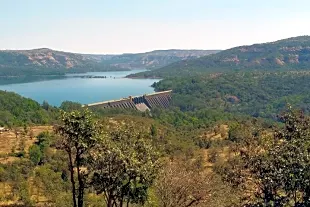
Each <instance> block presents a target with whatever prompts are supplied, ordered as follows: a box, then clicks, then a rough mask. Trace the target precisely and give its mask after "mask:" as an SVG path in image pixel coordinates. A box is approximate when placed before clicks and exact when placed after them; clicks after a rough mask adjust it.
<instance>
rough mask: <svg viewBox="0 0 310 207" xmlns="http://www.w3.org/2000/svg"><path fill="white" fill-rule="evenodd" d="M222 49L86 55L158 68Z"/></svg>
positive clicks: (116, 63)
mask: <svg viewBox="0 0 310 207" xmlns="http://www.w3.org/2000/svg"><path fill="white" fill-rule="evenodd" d="M219 51H220V50H154V51H151V52H146V53H136V54H134V53H128V54H122V55H84V56H85V57H87V58H90V59H94V60H97V61H99V62H100V61H101V62H105V63H108V64H109V65H111V66H115V67H119V68H125V69H141V68H146V69H157V68H160V67H164V66H166V65H169V64H171V63H174V62H178V61H181V60H190V59H195V58H199V57H203V56H207V55H210V54H215V53H217V52H219Z"/></svg>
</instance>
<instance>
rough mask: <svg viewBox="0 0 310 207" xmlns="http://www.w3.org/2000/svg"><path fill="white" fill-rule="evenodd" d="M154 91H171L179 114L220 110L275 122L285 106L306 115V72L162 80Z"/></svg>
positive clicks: (309, 103)
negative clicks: (294, 108)
mask: <svg viewBox="0 0 310 207" xmlns="http://www.w3.org/2000/svg"><path fill="white" fill-rule="evenodd" d="M154 87H155V88H156V90H158V91H161V90H168V89H172V90H173V93H174V104H175V106H178V107H180V109H181V110H183V111H196V110H201V109H215V110H223V111H225V112H229V113H233V114H238V113H239V114H240V113H241V114H246V115H250V116H253V117H264V118H272V119H276V116H277V115H278V114H279V113H280V112H281V111H283V110H284V109H285V108H286V107H287V104H291V105H293V106H295V107H297V108H300V109H302V110H303V111H304V112H306V113H309V112H310V95H309V88H310V72H309V71H301V72H296V71H290V72H252V73H251V72H236V73H223V74H216V75H214V74H213V75H209V74H205V75H200V76H193V77H175V78H166V79H164V80H162V81H160V82H158V83H155V84H154Z"/></svg>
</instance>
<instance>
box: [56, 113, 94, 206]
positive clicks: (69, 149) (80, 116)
mask: <svg viewBox="0 0 310 207" xmlns="http://www.w3.org/2000/svg"><path fill="white" fill-rule="evenodd" d="M98 127H99V126H98V125H97V124H96V123H95V122H94V120H93V117H92V114H91V113H90V112H89V111H88V110H82V111H72V112H70V113H67V112H63V113H62V124H61V125H59V126H57V127H56V133H57V134H59V135H60V136H61V140H60V142H61V143H60V145H61V148H62V149H63V150H64V151H66V153H67V155H68V161H69V171H70V180H71V184H72V202H73V206H74V207H76V206H78V207H82V206H83V203H84V191H85V188H86V178H87V174H86V173H85V172H84V171H83V170H82V169H81V168H82V167H83V166H84V163H83V162H84V161H85V159H86V158H87V153H88V152H89V151H90V150H91V149H92V148H93V147H94V146H95V144H96V142H97V141H98V132H99V131H98ZM75 168H76V170H75ZM75 171H76V174H77V183H78V186H77V188H78V189H77V191H76V185H75V183H76V181H75V178H74V175H75Z"/></svg>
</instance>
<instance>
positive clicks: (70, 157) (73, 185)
mask: <svg viewBox="0 0 310 207" xmlns="http://www.w3.org/2000/svg"><path fill="white" fill-rule="evenodd" d="M68 155H69V169H70V180H71V184H72V201H73V207H77V205H76V199H75V198H76V194H75V193H76V190H75V181H74V167H73V161H72V155H71V151H68Z"/></svg>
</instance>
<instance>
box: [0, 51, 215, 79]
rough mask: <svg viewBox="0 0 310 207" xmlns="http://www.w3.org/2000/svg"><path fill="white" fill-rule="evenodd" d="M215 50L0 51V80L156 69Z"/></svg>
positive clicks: (211, 52)
mask: <svg viewBox="0 0 310 207" xmlns="http://www.w3.org/2000/svg"><path fill="white" fill-rule="evenodd" d="M215 52H217V51H216V50H211V51H209V50H207V51H204V50H167V51H165V50H162V51H152V52H147V53H139V54H122V55H100V54H98V55H91V54H78V53H70V52H62V51H56V50H51V49H48V48H39V49H33V50H0V76H18V75H57V74H64V73H68V72H91V71H107V70H131V69H141V68H147V69H155V68H159V67H163V66H166V65H168V64H171V63H174V62H177V61H180V60H185V59H193V58H197V57H201V56H204V55H209V54H213V53H215Z"/></svg>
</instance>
